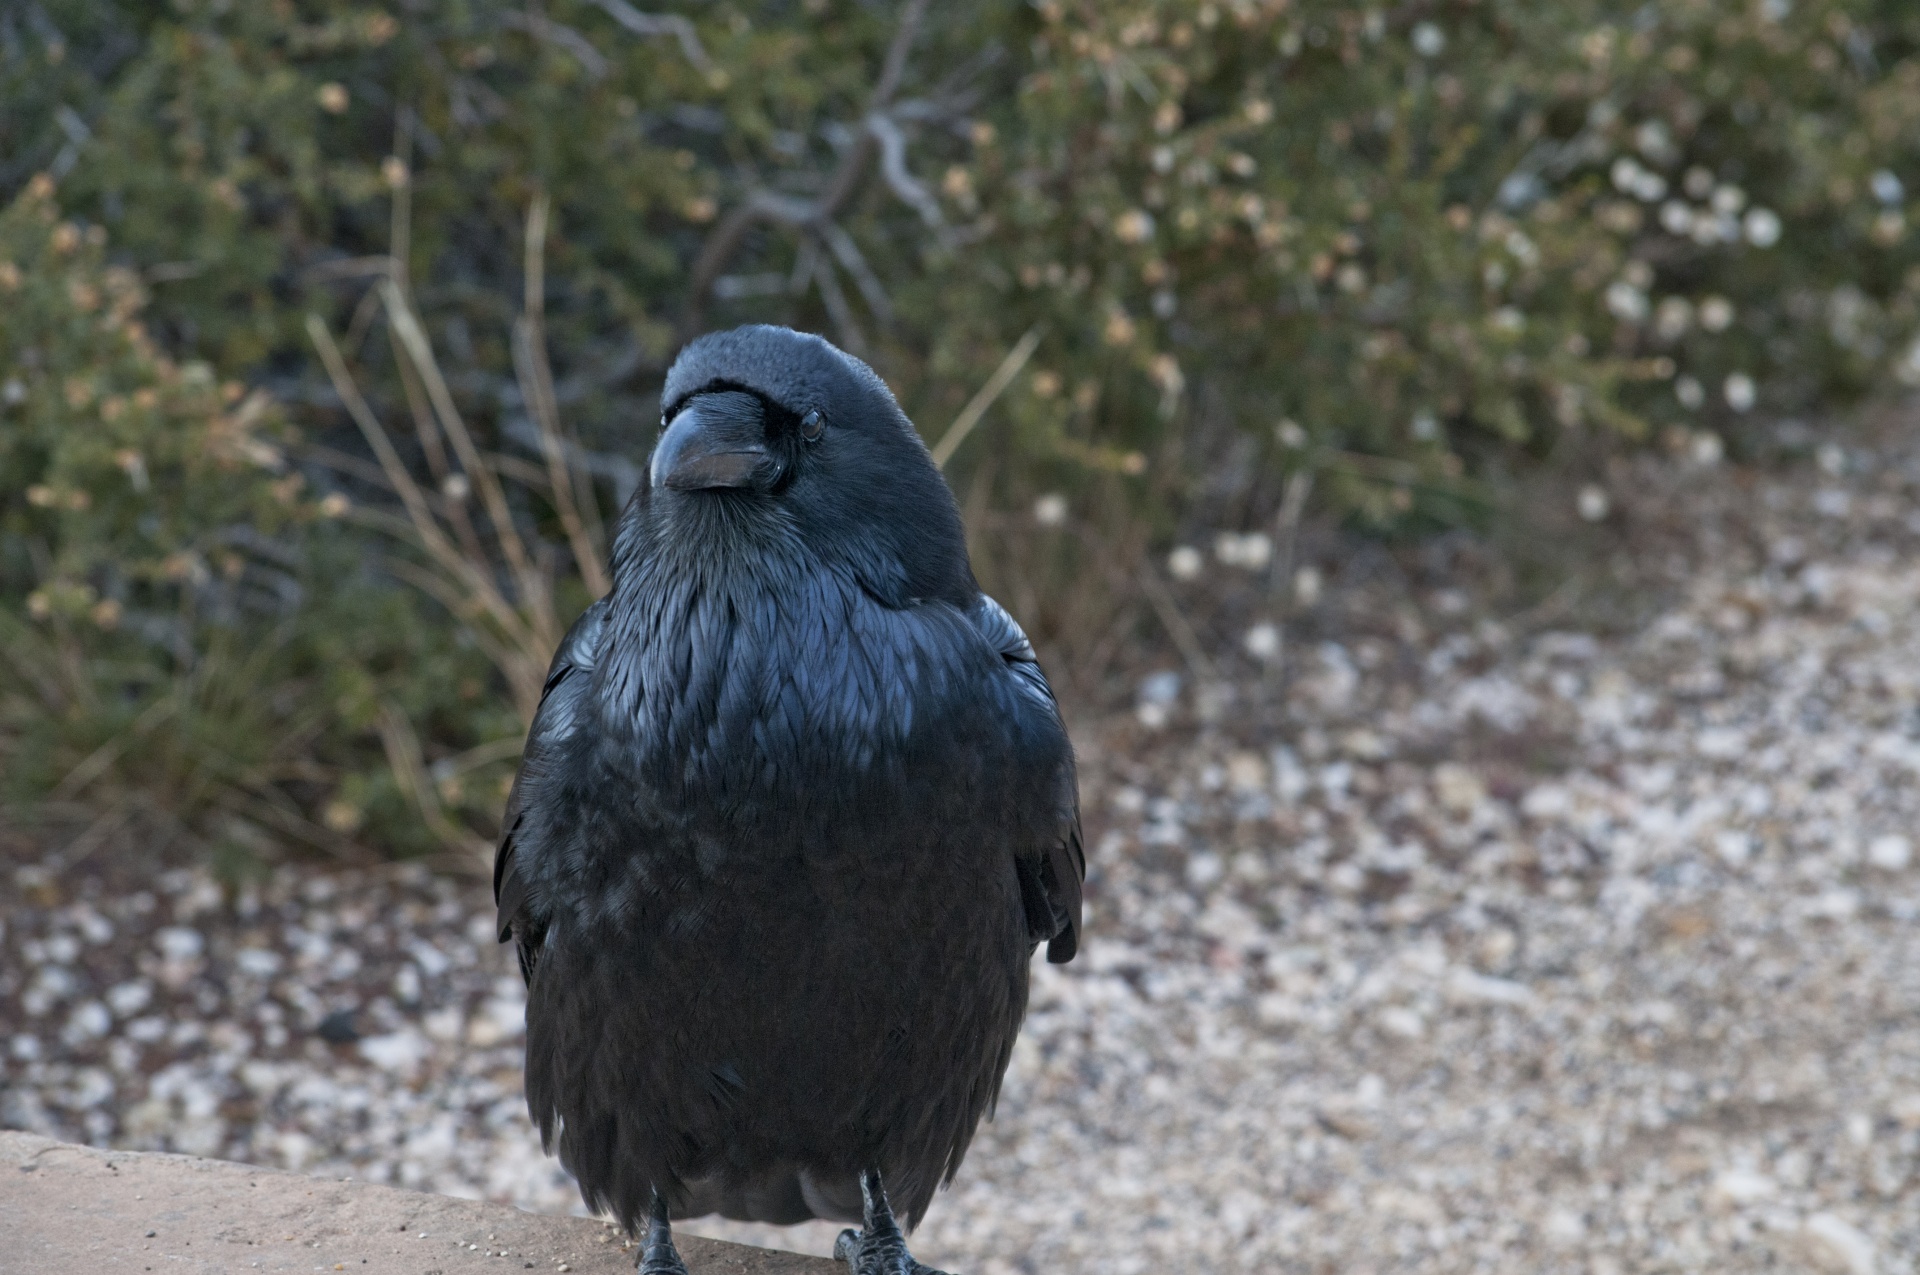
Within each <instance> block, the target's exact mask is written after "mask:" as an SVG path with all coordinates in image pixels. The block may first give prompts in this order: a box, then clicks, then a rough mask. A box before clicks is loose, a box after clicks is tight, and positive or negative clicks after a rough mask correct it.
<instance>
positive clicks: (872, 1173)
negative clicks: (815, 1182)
mask: <svg viewBox="0 0 1920 1275" xmlns="http://www.w3.org/2000/svg"><path fill="white" fill-rule="evenodd" d="M860 1195H861V1197H862V1199H863V1200H864V1202H865V1204H866V1208H865V1210H864V1211H865V1213H866V1223H867V1224H866V1226H865V1227H864V1228H862V1229H860V1230H858V1231H855V1230H851V1229H849V1230H845V1231H842V1232H840V1238H839V1239H837V1240H835V1241H834V1243H833V1255H834V1257H835V1258H837V1259H839V1260H840V1261H843V1262H845V1263H846V1264H847V1270H848V1272H849V1275H945V1273H944V1272H942V1271H936V1270H934V1269H933V1267H931V1266H925V1265H922V1264H921V1263H919V1262H916V1261H914V1260H913V1254H911V1253H909V1252H907V1237H906V1236H905V1235H903V1234H901V1233H900V1224H899V1223H898V1222H895V1221H894V1220H893V1209H892V1207H891V1206H889V1205H888V1203H887V1192H886V1189H885V1188H884V1187H882V1186H881V1185H880V1174H879V1173H878V1172H877V1171H876V1170H873V1169H869V1170H867V1171H866V1172H865V1173H862V1174H861V1175H860Z"/></svg>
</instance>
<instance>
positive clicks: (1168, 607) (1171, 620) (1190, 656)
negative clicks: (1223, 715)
mask: <svg viewBox="0 0 1920 1275" xmlns="http://www.w3.org/2000/svg"><path fill="white" fill-rule="evenodd" d="M1140 586H1141V591H1142V592H1144V593H1145V594H1146V595H1147V602H1148V604H1149V605H1151V606H1152V607H1153V612H1154V614H1155V615H1157V616H1159V617H1160V623H1162V624H1164V625H1166V626H1167V633H1168V635H1169V636H1170V637H1172V638H1173V644H1174V645H1175V646H1177V647H1179V648H1180V654H1181V657H1182V658H1184V659H1185V660H1186V662H1187V667H1188V668H1190V669H1192V670H1193V675H1194V677H1195V678H1197V679H1198V680H1199V681H1201V682H1202V683H1207V682H1213V681H1216V680H1217V679H1218V670H1217V669H1215V668H1214V664H1213V661H1212V660H1210V659H1208V658H1207V651H1206V648H1205V647H1203V646H1201V645H1200V636H1199V634H1197V633H1195V632H1194V631H1193V625H1192V624H1191V623H1190V622H1189V621H1188V620H1187V617H1186V616H1185V615H1184V614H1182V613H1181V610H1180V604H1179V603H1178V602H1175V601H1174V599H1173V591H1172V590H1171V589H1169V588H1167V586H1166V582H1165V581H1163V580H1161V579H1160V573H1159V572H1157V571H1155V570H1154V569H1153V564H1152V563H1149V562H1142V563H1141V564H1140Z"/></svg>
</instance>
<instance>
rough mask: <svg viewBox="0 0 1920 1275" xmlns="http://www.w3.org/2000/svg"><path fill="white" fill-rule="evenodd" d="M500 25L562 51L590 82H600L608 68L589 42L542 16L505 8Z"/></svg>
mask: <svg viewBox="0 0 1920 1275" xmlns="http://www.w3.org/2000/svg"><path fill="white" fill-rule="evenodd" d="M500 25H501V26H503V27H507V28H509V29H511V30H515V31H525V32H526V33H527V34H528V35H531V36H532V37H533V38H534V39H536V40H545V41H546V42H547V43H548V44H551V45H553V46H555V47H556V48H561V49H565V50H566V51H567V52H568V53H571V54H572V55H573V60H574V61H576V62H578V63H579V64H580V69H581V70H583V71H585V72H586V73H587V78H588V79H590V80H604V79H606V78H607V72H608V70H610V69H611V65H610V64H609V63H608V61H607V55H606V54H604V53H602V52H601V51H600V50H598V49H596V48H594V47H593V41H591V40H589V39H587V37H586V36H584V35H581V34H580V33H579V32H578V31H575V30H574V29H573V28H572V27H570V26H567V25H566V24H565V23H561V22H555V21H554V20H553V19H552V18H549V17H547V16H546V15H545V14H543V13H538V12H533V11H529V12H527V13H515V12H514V11H513V10H511V9H509V10H507V11H506V12H505V13H503V14H501V15H500Z"/></svg>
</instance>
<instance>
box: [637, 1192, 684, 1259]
mask: <svg viewBox="0 0 1920 1275" xmlns="http://www.w3.org/2000/svg"><path fill="white" fill-rule="evenodd" d="M638 1270H639V1275H688V1271H687V1264H686V1263H685V1262H683V1261H681V1260H680V1253H679V1251H678V1250H677V1249H675V1248H674V1247H673V1228H672V1226H671V1225H670V1224H669V1222H668V1220H667V1201H666V1199H665V1198H664V1197H663V1196H661V1194H660V1193H659V1192H658V1191H656V1192H654V1195H653V1212H652V1215H651V1216H650V1217H649V1218H648V1219H647V1242H646V1243H645V1244H644V1245H642V1246H641V1249H640V1264H639V1268H638Z"/></svg>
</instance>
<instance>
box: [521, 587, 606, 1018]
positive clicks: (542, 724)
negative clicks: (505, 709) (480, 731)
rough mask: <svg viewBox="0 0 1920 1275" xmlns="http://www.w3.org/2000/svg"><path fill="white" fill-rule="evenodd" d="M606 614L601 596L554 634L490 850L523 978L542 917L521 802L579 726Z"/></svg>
mask: <svg viewBox="0 0 1920 1275" xmlns="http://www.w3.org/2000/svg"><path fill="white" fill-rule="evenodd" d="M606 616H607V604H606V601H605V599H602V600H601V601H599V602H596V603H594V604H593V605H592V606H590V607H588V608H587V609H586V611H585V612H584V613H583V614H582V615H581V616H580V618H579V619H578V620H575V621H574V622H573V627H572V628H570V629H568V630H567V635H566V636H565V637H564V638H562V639H560V649H559V650H557V651H555V652H554V655H553V664H552V665H551V667H549V668H548V669H547V683H546V685H545V686H544V687H543V688H542V689H541V691H540V707H539V709H538V710H536V711H535V713H534V715H533V725H532V727H531V728H529V729H528V731H527V746H526V748H525V749H524V750H523V751H522V753H521V755H520V773H519V774H518V775H516V776H514V780H513V790H512V791H511V792H510V793H508V794H507V811H506V814H505V815H504V816H503V817H502V819H501V828H502V829H503V831H502V832H501V834H500V847H499V849H498V850H496V851H495V852H494V856H493V901H494V904H495V905H496V906H497V907H498V908H499V922H498V923H499V934H500V941H501V942H502V943H505V942H506V941H507V940H508V939H510V938H515V937H517V938H518V939H519V940H520V942H519V948H520V973H521V974H522V976H524V977H525V978H526V979H527V980H528V981H529V982H531V981H532V979H533V964H534V962H535V961H536V960H537V959H539V954H540V943H541V940H542V939H543V938H544V937H545V933H546V919H545V918H544V917H543V916H540V915H539V914H538V909H537V908H536V907H534V906H533V902H534V901H533V900H532V899H531V898H530V896H529V891H528V882H527V877H526V875H525V874H524V873H523V872H522V871H521V863H520V860H521V857H522V855H523V854H524V853H525V852H526V851H527V849H528V847H527V845H526V839H527V835H528V831H529V830H528V827H527V806H528V804H529V803H530V801H532V800H533V799H534V797H535V795H536V793H537V791H538V789H539V788H540V786H541V784H542V783H543V781H544V780H545V779H546V777H547V774H548V770H549V768H550V767H551V766H552V765H553V764H554V760H555V757H556V755H557V754H558V752H559V751H560V746H561V745H562V744H563V743H564V742H565V741H566V740H567V739H568V738H569V737H570V736H571V735H572V734H573V733H574V731H575V730H577V729H578V728H579V724H580V711H579V710H580V705H581V700H582V697H583V696H584V694H585V692H586V688H587V682H588V680H589V678H588V675H589V674H590V673H591V672H592V671H593V663H594V657H595V653H596V652H597V650H598V648H599V645H600V633H601V630H602V628H603V627H604V625H605V622H606Z"/></svg>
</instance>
